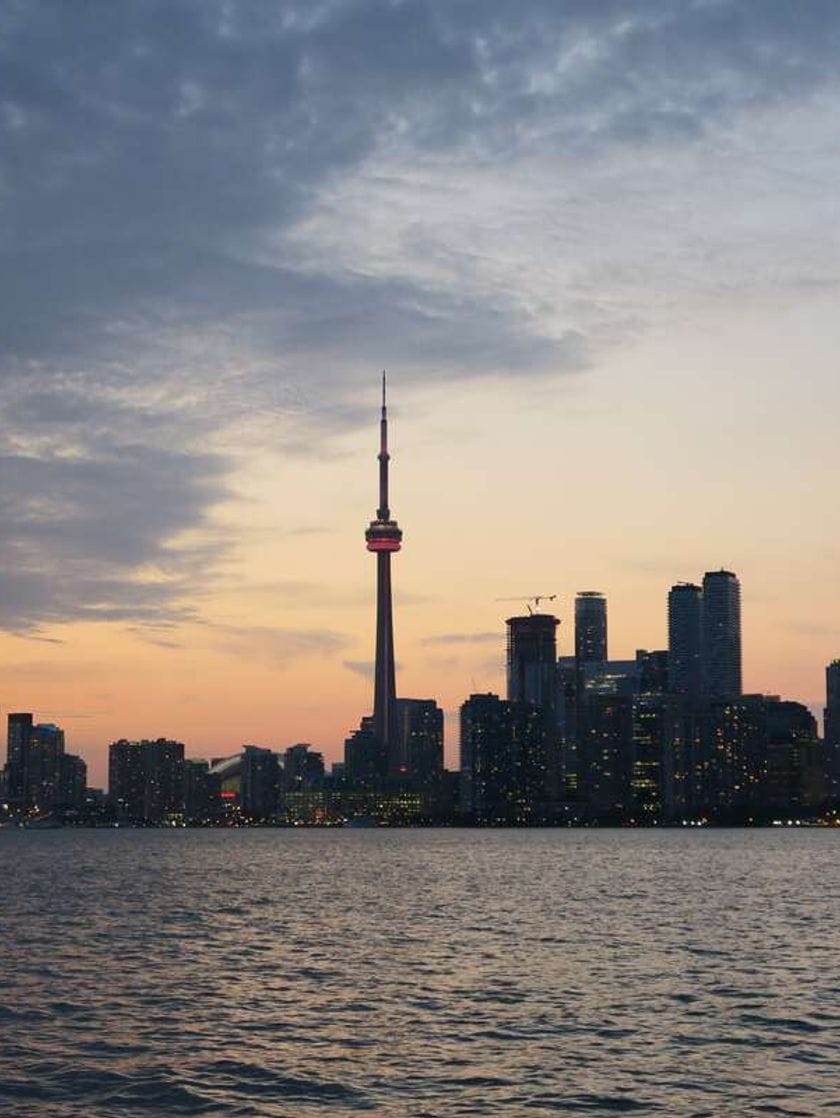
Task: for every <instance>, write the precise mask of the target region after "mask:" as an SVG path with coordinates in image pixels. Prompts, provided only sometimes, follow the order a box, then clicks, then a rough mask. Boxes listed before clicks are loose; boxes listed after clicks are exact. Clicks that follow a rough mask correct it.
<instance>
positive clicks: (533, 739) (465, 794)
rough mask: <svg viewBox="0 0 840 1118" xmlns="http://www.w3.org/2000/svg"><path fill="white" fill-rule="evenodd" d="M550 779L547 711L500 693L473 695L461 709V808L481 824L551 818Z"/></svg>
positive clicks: (524, 821) (529, 821)
mask: <svg viewBox="0 0 840 1118" xmlns="http://www.w3.org/2000/svg"><path fill="white" fill-rule="evenodd" d="M548 777H549V761H548V749H547V734H546V729H545V723H544V720H543V716H542V712H541V711H540V710H539V708H538V707H535V706H532V705H530V704H529V703H519V702H506V701H505V700H504V699H500V698H499V696H498V695H491V694H487V695H470V697H469V699H467V701H466V702H465V703H464V704H463V705H462V707H461V808H462V810H463V811H464V812H465V814H467V815H469V816H471V817H472V818H473V819H475V821H476V822H478V823H507V824H512V825H524V824H528V823H535V822H541V821H544V820H545V819H546V816H547V813H548V811H549V806H548V805H547V803H546V787H547V784H548Z"/></svg>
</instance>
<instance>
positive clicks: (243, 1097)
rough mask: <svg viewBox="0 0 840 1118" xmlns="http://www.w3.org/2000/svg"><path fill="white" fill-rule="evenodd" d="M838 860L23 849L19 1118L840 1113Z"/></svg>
mask: <svg viewBox="0 0 840 1118" xmlns="http://www.w3.org/2000/svg"><path fill="white" fill-rule="evenodd" d="M838 845H840V834H838V833H837V832H828V831H807V832H795V833H793V832H789V831H785V832H783V833H779V832H767V831H763V832H762V831H706V832H691V833H685V832H681V831H667V832H658V833H657V832H642V831H601V832H594V831H586V832H581V831H482V832H479V831H454V830H452V831H377V830H373V831H366V830H357V831H347V830H345V831H340V832H339V831H234V832H229V831H225V832H218V831H206V832H205V831H77V832H69V831H65V832H42V833H36V832H18V831H4V832H0V859H2V865H3V890H2V908H0V920H2V945H0V960H2V975H3V985H2V993H0V1114H3V1115H14V1116H15V1118H27V1116H32V1118H71V1116H73V1118H77V1116H80V1115H90V1116H92V1118H117V1116H120V1118H121V1116H126V1118H129V1116H134V1115H161V1116H162V1115H167V1116H168V1115H192V1114H205V1115H219V1116H222V1115H224V1116H231V1118H233V1116H236V1118H247V1116H257V1115H260V1116H263V1115H264V1116H271V1118H280V1116H289V1118H307V1116H310V1115H330V1116H332V1115H342V1114H346V1115H353V1114H359V1115H363V1114H371V1115H375V1116H376V1118H421V1116H425V1118H450V1116H453V1118H454V1116H456V1115H470V1116H480V1115H506V1116H507V1115H510V1116H528V1118H548V1116H549V1115H556V1114H558V1113H565V1112H570V1113H580V1114H583V1115H600V1114H604V1115H606V1114H612V1113H614V1112H617V1111H618V1112H622V1111H627V1112H636V1113H639V1114H656V1113H661V1114H663V1115H669V1116H670V1115H675V1116H679V1115H710V1116H715V1118H718V1116H722V1115H818V1114H829V1113H840V1111H838V1110H836V1109H835V1107H836V1106H837V1103H838V1100H840V1066H838V1060H837V1052H838V1046H840V996H838V993H837V991H838V988H840V974H838V971H840V933H838V931H837V926H838V907H840V868H839V867H840V857H838Z"/></svg>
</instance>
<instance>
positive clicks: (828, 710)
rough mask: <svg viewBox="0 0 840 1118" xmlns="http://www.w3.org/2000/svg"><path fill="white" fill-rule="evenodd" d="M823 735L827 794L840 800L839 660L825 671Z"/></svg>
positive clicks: (833, 662) (834, 661)
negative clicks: (826, 769) (827, 778)
mask: <svg viewBox="0 0 840 1118" xmlns="http://www.w3.org/2000/svg"><path fill="white" fill-rule="evenodd" d="M825 692H826V696H825V712H824V733H825V747H826V752H827V767H828V776H829V789H828V793H829V795H830V796H832V797H833V798H835V799H837V798H840V660H832V662H831V663H830V664H829V665H828V667H827V668H826V669H825Z"/></svg>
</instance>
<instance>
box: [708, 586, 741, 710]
mask: <svg viewBox="0 0 840 1118" xmlns="http://www.w3.org/2000/svg"><path fill="white" fill-rule="evenodd" d="M701 631H702V641H701V648H702V661H703V691H704V693H705V694H706V695H707V696H709V697H710V698H713V699H733V698H737V697H738V696H740V695H741V691H742V688H741V584H740V583H739V582H738V579H737V578H736V576H735V575H734V574H733V573H732V572H731V571H724V570H720V571H707V572H706V574H705V575H704V576H703V611H702V626H701Z"/></svg>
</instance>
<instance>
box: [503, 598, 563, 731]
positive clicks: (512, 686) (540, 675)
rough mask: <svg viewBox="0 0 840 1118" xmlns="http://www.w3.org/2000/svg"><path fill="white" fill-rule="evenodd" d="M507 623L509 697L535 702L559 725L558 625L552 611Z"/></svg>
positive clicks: (552, 724)
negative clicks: (557, 716) (557, 711)
mask: <svg viewBox="0 0 840 1118" xmlns="http://www.w3.org/2000/svg"><path fill="white" fill-rule="evenodd" d="M505 624H506V625H507V629H508V633H507V697H508V699H510V700H511V701H512V702H520V703H531V704H532V705H533V706H537V707H539V708H540V709H541V710H542V711H543V712H544V713H545V715H546V717H547V719H548V720H549V722H550V725H551V726H554V725H556V721H557V719H556V713H555V712H556V707H557V636H556V633H557V626H558V625H559V624H560V622H559V621H558V620H557V618H556V617H553V616H552V615H551V614H550V613H532V614H529V615H527V616H525V617H509V618H508V619H507V621H506V622H505Z"/></svg>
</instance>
